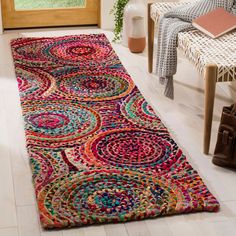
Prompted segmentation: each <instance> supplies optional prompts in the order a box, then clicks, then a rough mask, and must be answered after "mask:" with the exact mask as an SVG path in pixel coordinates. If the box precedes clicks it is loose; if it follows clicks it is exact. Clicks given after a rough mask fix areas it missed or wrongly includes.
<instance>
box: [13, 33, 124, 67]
mask: <svg viewBox="0 0 236 236" xmlns="http://www.w3.org/2000/svg"><path fill="white" fill-rule="evenodd" d="M18 42H19V43H18ZM18 42H17V41H16V42H15V43H14V44H12V47H13V48H14V55H15V56H16V57H17V58H18V59H19V61H18V62H19V63H20V64H27V65H31V66H39V67H41V66H43V67H58V65H73V66H77V67H80V66H83V68H84V67H88V68H103V67H107V66H114V65H116V64H119V63H120V62H119V59H118V57H114V52H113V49H112V48H111V46H110V44H109V42H108V41H107V40H106V36H105V35H103V34H101V35H80V36H64V37H61V38H57V40H55V39H54V38H42V39H40V40H37V39H34V38H32V39H30V38H29V39H19V40H18Z"/></svg>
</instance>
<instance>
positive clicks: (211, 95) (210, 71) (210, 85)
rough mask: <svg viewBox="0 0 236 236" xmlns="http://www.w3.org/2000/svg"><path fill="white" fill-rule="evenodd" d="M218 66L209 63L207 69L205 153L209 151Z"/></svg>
mask: <svg viewBox="0 0 236 236" xmlns="http://www.w3.org/2000/svg"><path fill="white" fill-rule="evenodd" d="M216 76H217V66H216V65H208V66H207V67H206V70H205V117H204V149H203V152H204V154H208V153H209V148H210V140H211V126H212V118H213V110H214V99H215V88H216Z"/></svg>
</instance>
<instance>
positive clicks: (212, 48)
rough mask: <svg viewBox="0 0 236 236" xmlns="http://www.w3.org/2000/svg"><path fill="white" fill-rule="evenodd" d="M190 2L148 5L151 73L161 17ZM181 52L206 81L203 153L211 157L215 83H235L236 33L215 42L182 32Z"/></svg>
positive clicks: (180, 37)
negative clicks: (155, 39)
mask: <svg viewBox="0 0 236 236" xmlns="http://www.w3.org/2000/svg"><path fill="white" fill-rule="evenodd" d="M186 4H190V2H177V3H176V2H174V3H173V2H164V3H163V2H161V3H153V4H149V11H148V12H149V13H148V53H149V57H148V59H149V61H148V64H149V65H148V66H149V67H148V68H149V72H152V69H153V44H154V28H155V25H158V20H159V19H160V16H162V15H163V14H165V13H166V12H168V11H169V10H171V9H172V8H173V7H177V6H182V5H186ZM178 49H180V50H181V51H182V52H183V53H184V55H185V56H186V57H187V58H188V59H189V60H190V61H191V62H193V63H194V65H195V66H196V67H197V69H198V71H199V73H200V74H201V75H202V76H203V78H204V79H205V119H204V120H205V125H204V153H206V154H208V152H209V146H210V137H211V125H212V116H213V107H214V97H215V86H216V82H228V81H233V80H236V31H235V30H234V31H233V32H231V33H228V34H226V35H224V36H222V37H219V38H218V39H212V38H210V37H208V36H206V35H205V34H203V33H201V32H200V31H198V30H195V29H194V30H188V31H184V32H180V33H179V35H178Z"/></svg>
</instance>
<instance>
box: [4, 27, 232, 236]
mask: <svg viewBox="0 0 236 236" xmlns="http://www.w3.org/2000/svg"><path fill="white" fill-rule="evenodd" d="M99 32H104V31H101V30H99V29H76V28H66V29H49V30H45V29H43V30H27V32H26V31H11V32H6V34H4V35H2V36H0V124H1V129H0V130H1V131H0V236H18V235H19V236H40V235H41V236H127V235H129V236H157V235H162V236H178V235H181V236H184V235H191V236H201V235H203V236H204V235H208V236H220V235H222V236H235V235H236V184H235V183H236V172H235V171H232V170H226V169H223V168H220V167H216V166H214V165H212V164H211V159H212V156H211V155H209V156H205V155H203V154H202V133H203V130H202V127H203V98H204V94H203V88H204V87H203V80H202V79H201V78H199V75H198V74H197V72H196V70H195V68H194V67H193V66H192V65H191V64H190V63H189V62H187V61H186V60H185V59H184V58H182V57H181V55H180V57H179V64H178V73H177V75H176V77H175V79H176V82H175V100H174V101H170V100H168V99H166V98H165V97H163V95H162V88H160V86H159V83H158V82H157V79H156V77H155V76H154V75H150V74H148V73H147V70H146V68H147V56H146V52H145V53H143V54H139V55H135V54H131V53H129V51H128V49H127V48H124V47H122V46H121V45H116V44H113V47H114V49H115V50H116V52H117V54H118V55H119V57H120V59H121V61H122V62H123V64H124V66H125V67H126V68H127V70H128V72H129V73H130V74H131V76H132V77H133V79H134V81H135V83H136V84H137V86H138V87H139V89H140V90H141V92H142V93H143V95H144V97H145V98H146V99H147V100H148V102H149V103H150V104H151V105H152V106H153V108H154V109H155V110H156V112H157V113H159V114H161V117H162V120H163V121H164V122H165V124H166V125H167V126H168V127H169V129H170V130H171V131H172V134H173V136H174V137H175V140H176V141H177V142H178V143H179V145H180V146H181V147H183V148H184V150H185V153H186V154H187V155H188V159H189V161H190V162H191V164H192V165H193V166H194V168H196V169H197V170H198V171H199V174H200V175H201V176H202V177H203V179H204V181H205V182H206V184H207V185H208V187H209V188H210V190H211V191H212V193H214V194H215V196H216V197H217V198H218V200H219V201H220V203H221V210H220V212H219V213H197V214H189V215H178V216H171V217H163V218H158V219H154V220H145V221H140V222H130V223H126V224H116V225H113V224H110V225H101V226H90V227H83V228H77V229H68V230H60V231H49V232H48V231H44V230H42V229H41V227H40V224H39V219H38V214H37V209H36V204H35V198H34V191H33V186H32V182H31V172H30V167H29V164H28V158H27V152H26V149H25V141H24V130H23V123H22V117H21V108H20V102H19V95H18V89H17V83H16V79H15V75H14V69H13V63H12V58H11V51H10V46H9V42H10V40H11V39H12V38H17V37H27V36H61V35H71V34H79V33H99ZM104 33H106V35H107V36H108V38H109V39H111V38H112V33H111V32H108V31H107V32H104ZM230 86H231V89H229V86H228V85H226V84H221V85H218V86H217V96H216V104H215V111H214V121H213V131H212V136H213V137H212V145H211V153H212V152H213V149H214V145H215V141H216V133H217V128H218V125H219V120H220V113H221V109H222V106H223V105H226V104H230V103H232V100H233V99H234V101H236V96H235V94H236V92H235V87H236V86H235V84H233V85H230Z"/></svg>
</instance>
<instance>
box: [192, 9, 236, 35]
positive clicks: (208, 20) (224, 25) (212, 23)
mask: <svg viewBox="0 0 236 236" xmlns="http://www.w3.org/2000/svg"><path fill="white" fill-rule="evenodd" d="M192 25H193V26H194V27H195V28H197V29H199V30H200V31H202V32H203V33H205V34H207V35H208V36H210V37H212V38H217V37H219V36H221V35H223V34H225V33H227V32H229V31H231V30H233V29H235V28H236V16H235V15H233V14H230V13H229V12H227V11H226V10H225V9H224V8H216V9H215V10H213V11H211V12H209V13H207V14H205V15H202V16H199V17H198V18H196V19H194V20H193V22H192Z"/></svg>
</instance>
